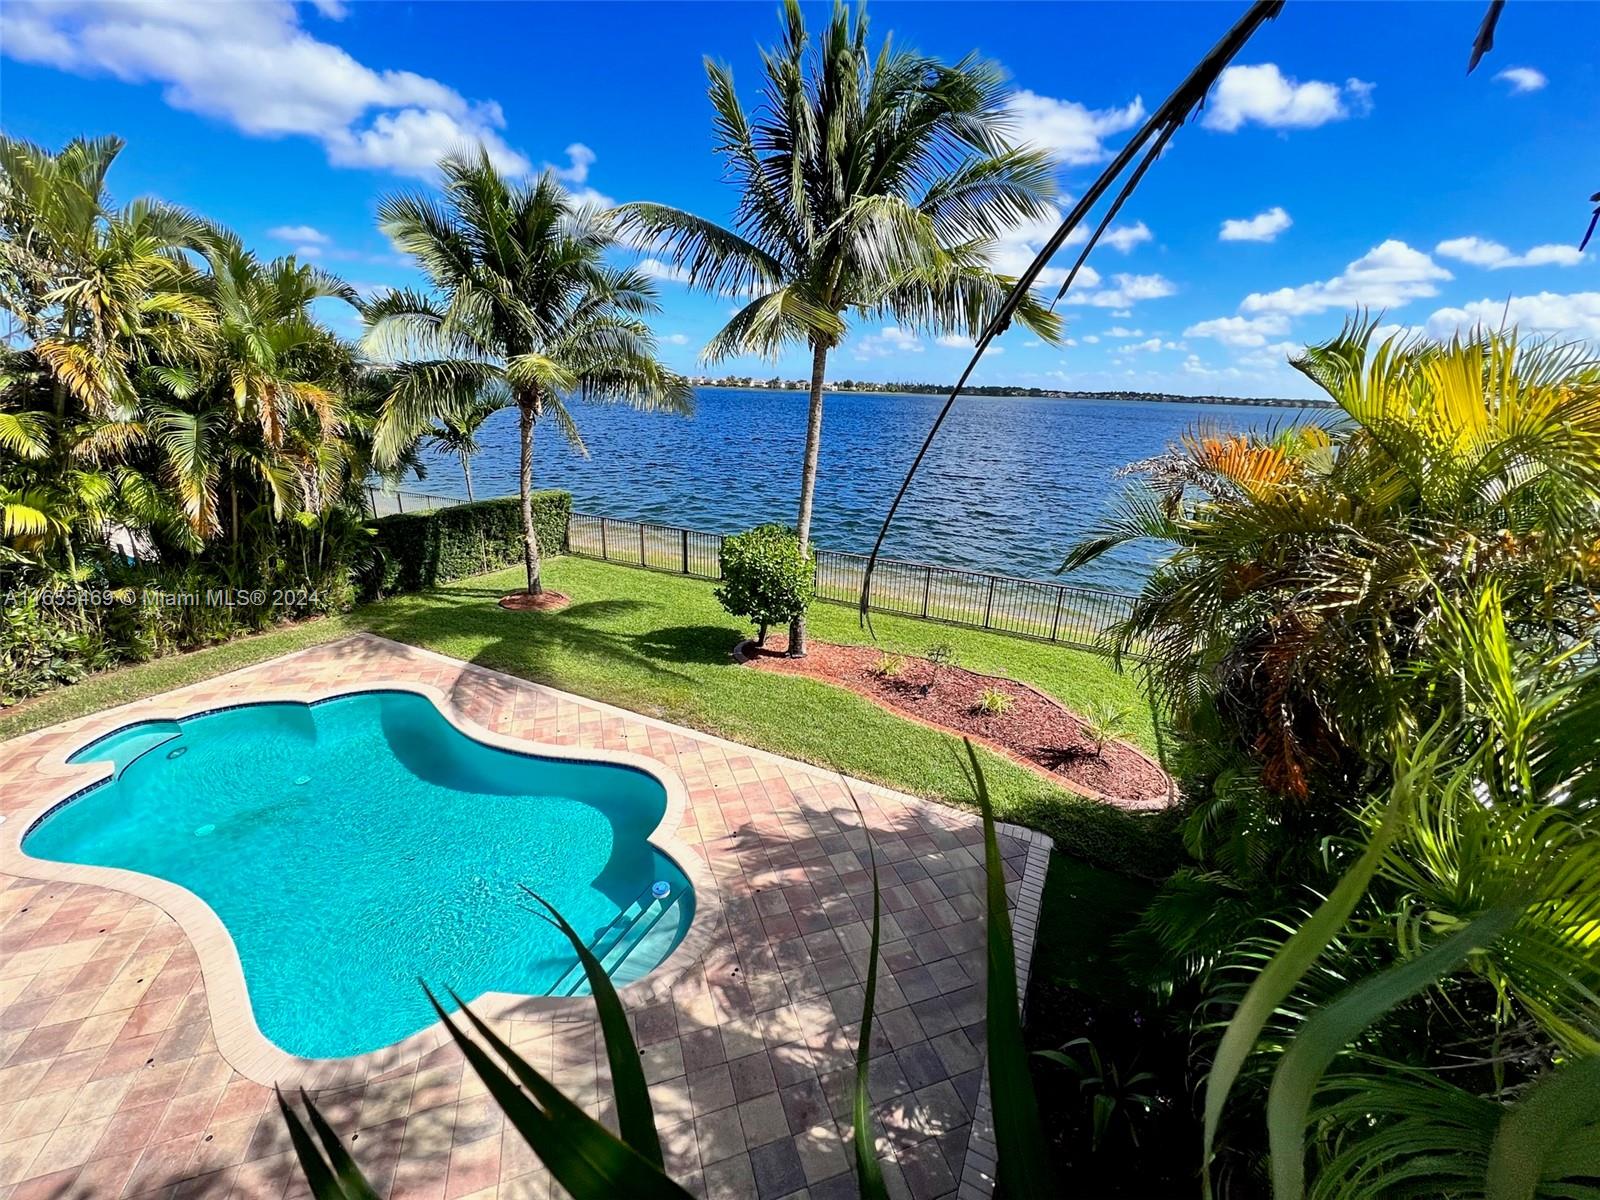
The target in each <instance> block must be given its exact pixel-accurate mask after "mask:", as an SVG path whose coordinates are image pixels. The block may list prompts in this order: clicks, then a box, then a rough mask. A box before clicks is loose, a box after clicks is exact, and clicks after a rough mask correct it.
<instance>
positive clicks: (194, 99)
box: [0, 0, 529, 176]
mask: <svg viewBox="0 0 1600 1200" xmlns="http://www.w3.org/2000/svg"><path fill="white" fill-rule="evenodd" d="M341 7H342V6H339V5H332V6H328V7H325V9H324V12H325V15H334V10H337V9H340V8H341ZM0 44H3V45H4V48H5V53H6V54H8V55H10V56H11V57H13V58H16V59H20V60H22V61H25V62H34V63H42V64H47V65H50V66H54V67H58V68H60V69H62V70H66V71H72V72H74V73H76V74H80V75H99V74H107V75H111V76H114V77H115V78H117V79H120V80H123V81H125V82H128V83H146V82H153V83H159V84H161V85H163V88H164V90H163V93H162V94H163V96H164V98H165V99H166V101H167V103H168V104H170V105H172V106H173V107H174V108H179V109H183V110H185V111H187V112H194V113H200V114H202V115H204V116H208V117H216V118H219V119H221V120H224V121H227V122H228V123H230V124H231V125H233V126H234V127H235V128H237V129H239V130H241V131H242V132H244V133H247V134H251V135H253V136H257V137H286V136H300V137H309V138H313V139H315V140H316V141H318V142H320V143H321V144H322V146H323V147H324V149H325V151H326V152H327V155H328V160H329V162H331V163H333V164H334V165H335V166H350V167H368V168H372V169H375V170H387V171H395V172H398V173H400V174H403V175H420V176H425V175H428V174H430V173H431V172H432V170H433V167H434V164H435V163H436V162H437V161H438V160H439V159H440V158H441V157H443V156H444V155H445V154H448V153H450V152H452V151H455V150H458V149H460V148H462V147H465V146H470V145H473V144H475V143H481V144H482V145H483V146H484V147H485V148H486V149H487V150H488V152H489V156H490V158H491V159H492V160H493V161H494V162H495V164H496V165H497V166H499V167H500V168H501V169H502V170H505V171H508V172H510V173H513V174H522V173H525V172H526V171H528V170H529V163H528V160H527V159H526V158H524V157H523V156H522V155H521V154H518V153H517V152H516V151H515V150H513V149H511V147H510V146H509V145H508V144H507V143H506V141H505V139H504V138H503V137H502V136H501V134H500V132H499V131H500V130H501V129H503V128H504V127H505V114H504V113H503V112H502V111H501V110H500V106H499V105H498V104H496V103H494V102H493V101H492V100H491V101H469V100H468V99H466V98H465V97H464V96H462V95H461V93H459V92H457V91H456V90H455V89H453V88H450V87H447V86H446V85H444V84H442V83H440V82H438V81H437V80H434V79H429V78H427V77H426V76H423V75H418V74H416V73H415V72H412V71H394V70H375V69H373V68H371V67H368V66H366V65H365V64H363V63H360V62H358V61H357V60H356V59H355V58H353V57H352V56H351V55H350V54H348V53H347V52H345V51H344V50H343V49H341V48H340V47H338V46H335V45H332V44H331V43H328V42H323V41H319V40H318V39H317V38H315V37H313V36H311V34H309V33H308V32H306V30H305V29H303V28H301V26H300V15H299V12H298V11H297V10H296V9H295V7H294V5H293V4H291V3H289V2H288V0H256V2H254V3H230V4H215V3H207V2H204V0H169V2H167V3H157V2H155V0H129V2H126V3H116V4H102V3H95V2H94V0H60V2H57V3H46V4H41V3H35V2H34V0H10V2H9V3H8V4H7V5H6V6H5V7H4V9H3V11H0Z"/></svg>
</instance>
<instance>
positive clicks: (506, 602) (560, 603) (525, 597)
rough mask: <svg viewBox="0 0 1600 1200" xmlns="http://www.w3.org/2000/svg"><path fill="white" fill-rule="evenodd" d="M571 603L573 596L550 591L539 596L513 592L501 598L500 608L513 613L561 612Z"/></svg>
mask: <svg viewBox="0 0 1600 1200" xmlns="http://www.w3.org/2000/svg"><path fill="white" fill-rule="evenodd" d="M571 603H572V597H571V596H566V595H563V594H562V593H560V592H552V591H548V590H546V591H543V592H540V593H539V594H538V595H537V596H535V595H532V594H531V593H529V592H512V593H511V594H510V595H509V596H501V597H500V607H501V608H508V609H510V610H511V611H512V612H560V611H561V610H562V609H563V608H565V607H566V606H567V605H569V604H571Z"/></svg>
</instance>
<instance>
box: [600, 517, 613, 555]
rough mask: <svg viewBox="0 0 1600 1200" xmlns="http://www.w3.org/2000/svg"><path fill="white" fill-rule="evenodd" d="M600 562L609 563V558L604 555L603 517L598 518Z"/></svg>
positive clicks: (604, 527) (604, 525) (604, 533)
mask: <svg viewBox="0 0 1600 1200" xmlns="http://www.w3.org/2000/svg"><path fill="white" fill-rule="evenodd" d="M600 561H601V562H610V561H611V556H610V555H608V554H607V553H606V519H605V518H604V517H601V518H600Z"/></svg>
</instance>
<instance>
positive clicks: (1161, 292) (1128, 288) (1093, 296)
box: [1067, 268, 1178, 308]
mask: <svg viewBox="0 0 1600 1200" xmlns="http://www.w3.org/2000/svg"><path fill="white" fill-rule="evenodd" d="M1087 269H1088V268H1085V270H1086V271H1087ZM1080 278H1081V276H1080ZM1111 283H1112V286H1111V287H1107V288H1094V287H1088V288H1079V289H1077V290H1075V291H1071V292H1068V293H1067V303H1068V304H1089V305H1093V306H1094V307H1095V308H1127V307H1129V306H1130V305H1133V304H1137V303H1138V302H1139V301H1140V300H1159V299H1161V298H1162V297H1163V296H1171V295H1173V294H1174V293H1176V292H1177V290H1178V288H1177V285H1176V284H1174V283H1173V282H1172V280H1170V279H1168V278H1167V277H1166V276H1165V275H1129V274H1127V273H1126V272H1118V273H1117V274H1115V275H1113V276H1112V277H1111Z"/></svg>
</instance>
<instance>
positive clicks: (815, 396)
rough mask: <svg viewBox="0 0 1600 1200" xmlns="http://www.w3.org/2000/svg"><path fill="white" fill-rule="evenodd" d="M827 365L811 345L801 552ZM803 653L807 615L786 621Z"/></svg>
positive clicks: (806, 538)
mask: <svg viewBox="0 0 1600 1200" xmlns="http://www.w3.org/2000/svg"><path fill="white" fill-rule="evenodd" d="M827 369H828V348H827V346H825V345H823V344H822V343H821V342H817V343H816V344H815V345H813V346H812V348H811V412H810V415H809V417H808V419H807V421H806V456H805V462H804V465H803V466H802V467H801V469H800V515H799V518H798V519H797V520H796V521H795V532H796V533H797V534H798V535H799V537H800V550H801V552H802V553H804V552H805V550H806V547H807V546H809V545H810V544H811V506H812V497H813V495H814V494H815V492H816V490H817V456H818V454H819V453H820V452H821V450H822V379H823V376H824V374H826V372H827ZM805 653H806V619H805V617H804V616H800V617H796V618H795V620H794V621H793V622H791V623H790V625H789V657H790V658H804V657H805Z"/></svg>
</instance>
